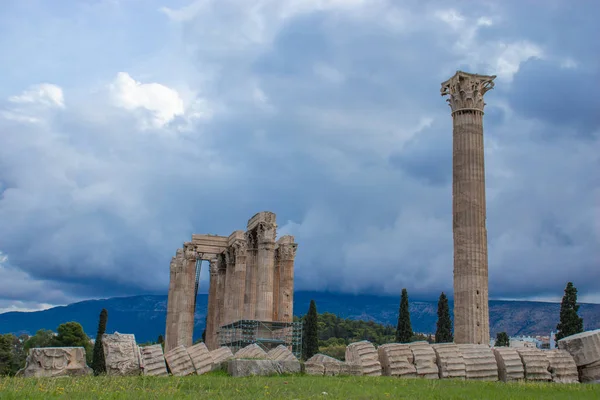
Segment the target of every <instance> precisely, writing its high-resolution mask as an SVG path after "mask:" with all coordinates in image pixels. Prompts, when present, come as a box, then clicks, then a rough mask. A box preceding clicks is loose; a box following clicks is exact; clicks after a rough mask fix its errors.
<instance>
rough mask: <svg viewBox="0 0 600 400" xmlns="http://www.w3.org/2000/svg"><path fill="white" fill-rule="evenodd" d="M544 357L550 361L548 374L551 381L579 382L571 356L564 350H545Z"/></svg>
mask: <svg viewBox="0 0 600 400" xmlns="http://www.w3.org/2000/svg"><path fill="white" fill-rule="evenodd" d="M545 353H546V357H548V362H550V374H551V375H552V382H559V383H577V382H579V373H578V372H577V365H575V360H574V359H573V356H572V355H571V354H569V353H568V352H567V351H565V350H549V351H546V352H545Z"/></svg>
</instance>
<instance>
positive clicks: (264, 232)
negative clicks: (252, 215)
mask: <svg viewBox="0 0 600 400" xmlns="http://www.w3.org/2000/svg"><path fill="white" fill-rule="evenodd" d="M256 235H257V238H258V243H274V242H275V237H276V236H277V225H276V224H267V223H265V222H261V223H259V224H258V226H257V227H256Z"/></svg>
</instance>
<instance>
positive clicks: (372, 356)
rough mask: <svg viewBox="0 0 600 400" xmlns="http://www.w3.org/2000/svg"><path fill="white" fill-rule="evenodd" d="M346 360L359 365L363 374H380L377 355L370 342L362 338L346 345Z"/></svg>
mask: <svg viewBox="0 0 600 400" xmlns="http://www.w3.org/2000/svg"><path fill="white" fill-rule="evenodd" d="M346 362H348V363H350V364H357V365H360V366H361V367H362V369H363V375H366V376H381V363H380V362H379V355H378V354H377V350H376V349H375V346H373V344H372V343H371V342H368V341H366V340H363V341H361V342H355V343H350V344H349V345H348V346H347V347H346Z"/></svg>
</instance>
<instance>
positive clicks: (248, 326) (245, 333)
mask: <svg viewBox="0 0 600 400" xmlns="http://www.w3.org/2000/svg"><path fill="white" fill-rule="evenodd" d="M217 334H218V338H219V344H220V345H221V346H227V347H229V348H231V351H232V352H233V353H234V354H235V352H236V351H238V350H240V349H241V348H244V347H246V346H248V345H251V344H253V343H256V344H257V345H259V346H260V347H261V348H262V349H263V350H264V351H269V350H271V349H273V348H275V347H277V346H279V345H284V346H285V347H287V348H288V349H290V351H291V352H292V353H294V355H295V356H296V357H298V358H300V356H301V355H302V323H301V322H273V321H256V320H240V321H236V322H233V323H231V324H228V325H223V326H222V327H221V328H219V331H218V332H217Z"/></svg>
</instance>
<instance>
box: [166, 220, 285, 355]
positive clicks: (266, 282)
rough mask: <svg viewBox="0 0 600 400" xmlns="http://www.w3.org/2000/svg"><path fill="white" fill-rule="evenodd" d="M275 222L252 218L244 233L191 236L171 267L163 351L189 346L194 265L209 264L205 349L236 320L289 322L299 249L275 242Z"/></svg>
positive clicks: (216, 343)
mask: <svg viewBox="0 0 600 400" xmlns="http://www.w3.org/2000/svg"><path fill="white" fill-rule="evenodd" d="M276 234H277V224H276V216H275V214H274V213H272V212H269V211H264V212H260V213H258V214H256V215H254V216H253V217H252V218H251V219H250V220H249V221H248V225H247V230H246V231H245V232H244V231H235V232H233V233H232V234H231V235H229V236H228V237H227V236H217V235H192V241H191V242H186V243H184V247H183V249H179V250H177V253H176V256H175V257H173V260H172V262H171V281H170V285H169V297H168V304H167V327H166V335H165V336H166V337H165V350H166V351H168V350H170V349H172V348H174V347H176V346H178V345H184V346H191V345H192V340H193V339H192V338H193V330H194V311H195V310H194V309H195V296H196V290H197V289H196V279H195V277H196V274H197V272H198V271H197V268H199V263H198V260H208V261H209V265H210V284H209V292H208V312H207V318H206V335H205V343H206V346H207V347H208V348H209V349H211V350H212V349H215V348H217V347H219V343H218V338H217V334H218V330H219V328H220V327H222V326H225V325H228V324H231V323H234V322H236V321H240V320H258V321H267V322H268V321H276V322H292V321H293V305H294V303H293V302H294V259H295V256H296V248H297V244H296V243H295V242H294V237H293V236H290V235H286V236H283V237H281V238H280V239H279V240H277V241H276V240H275V239H276Z"/></svg>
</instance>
